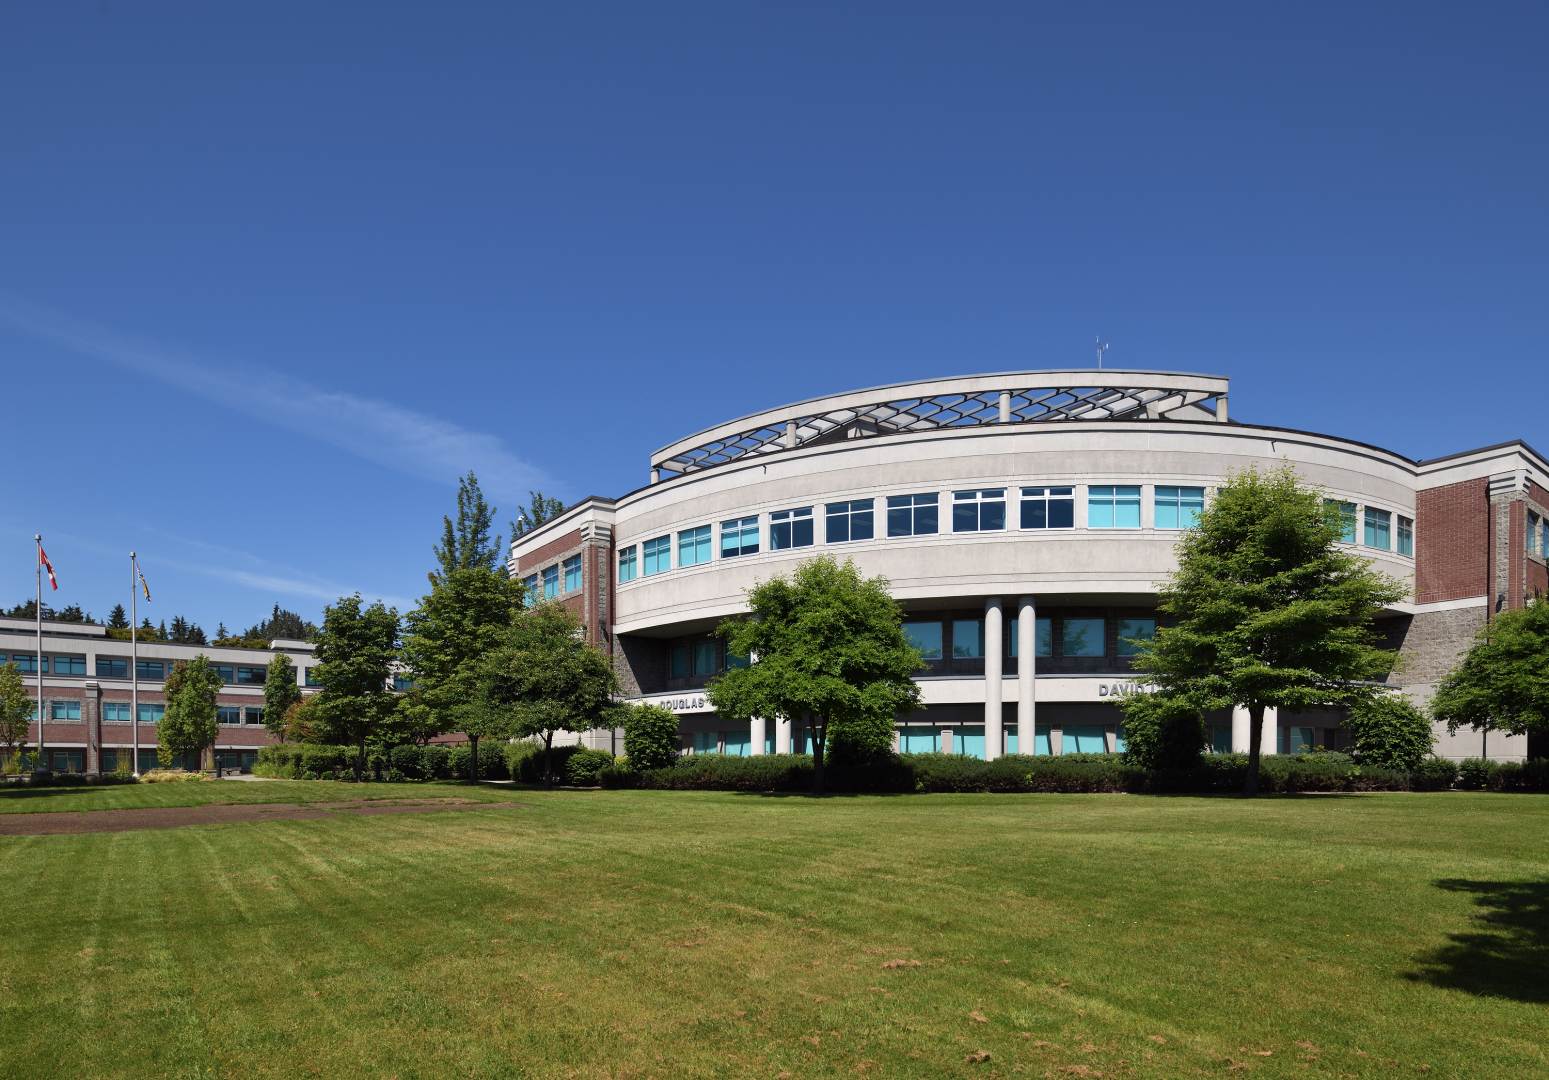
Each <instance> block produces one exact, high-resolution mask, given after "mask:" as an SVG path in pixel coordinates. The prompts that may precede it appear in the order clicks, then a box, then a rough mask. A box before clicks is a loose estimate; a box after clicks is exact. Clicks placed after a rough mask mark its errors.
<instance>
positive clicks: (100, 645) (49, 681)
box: [0, 618, 315, 773]
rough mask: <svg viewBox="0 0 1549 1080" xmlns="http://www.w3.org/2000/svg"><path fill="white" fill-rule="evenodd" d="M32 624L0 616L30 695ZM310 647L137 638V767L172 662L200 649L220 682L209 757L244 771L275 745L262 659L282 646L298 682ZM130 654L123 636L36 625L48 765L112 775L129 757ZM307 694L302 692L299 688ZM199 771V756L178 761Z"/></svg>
mask: <svg viewBox="0 0 1549 1080" xmlns="http://www.w3.org/2000/svg"><path fill="white" fill-rule="evenodd" d="M37 632H38V626H37V623H36V622H35V621H34V620H32V619H10V618H0V662H6V661H8V662H10V663H12V664H14V665H16V667H17V668H18V669H19V670H20V671H21V672H22V677H23V678H24V679H25V680H26V683H27V688H28V690H29V691H31V692H32V694H33V698H34V700H36V698H37V691H36V686H37V674H38V652H37V644H38V639H37ZM312 649H313V646H312V645H310V644H309V643H307V642H305V641H272V642H270V643H269V648H267V649H242V648H227V647H224V646H218V645H179V644H175V643H172V642H167V641H144V640H141V641H140V642H139V643H138V646H137V649H136V652H137V653H138V656H139V661H138V674H139V679H138V682H139V693H138V698H139V703H138V705H139V717H138V727H139V738H140V771H142V772H143V771H144V770H146V769H153V768H155V767H156V723H157V721H159V720H160V719H161V716H162V713H163V712H165V710H166V696H165V695H164V693H163V688H164V686H165V682H166V677H167V675H168V674H169V673H170V672H171V670H172V665H173V664H174V663H176V662H177V661H179V660H192V659H193V658H194V657H195V656H199V655H201V654H202V655H204V656H205V657H206V658H207V659H208V660H209V661H210V663H211V664H212V665H213V666H214V667H215V670H216V671H217V672H219V673H220V676H221V679H222V681H223V682H224V683H225V685H224V686H222V687H221V691H220V695H219V698H218V699H217V705H216V707H217V709H218V710H219V712H218V723H219V728H218V733H217V735H216V737H215V757H216V763H217V764H218V765H219V766H220V767H222V768H227V769H251V768H252V765H253V762H254V761H255V760H256V759H257V757H258V748H259V747H261V746H267V745H268V744H270V743H272V742H274V741H275V740H274V737H273V736H271V735H270V734H269V732H268V730H267V729H266V728H265V727H264V726H263V720H264V682H265V680H266V679H267V677H268V674H269V670H268V669H269V661H271V660H273V659H274V657H275V656H276V655H277V654H278V653H286V654H288V655H289V656H290V658H291V660H292V661H293V662H294V663H295V665H296V678H297V680H298V681H299V682H300V683H301V685H302V686H303V687H310V686H315V680H314V679H313V678H312V677H311V672H312ZM134 663H135V661H134V660H133V659H132V658H131V654H130V644H129V641H128V640H127V639H119V638H116V637H112V636H110V635H109V634H108V630H107V628H106V627H103V626H97V625H93V624H91V623H62V622H50V621H48V620H47V619H45V620H44V622H43V709H42V712H43V720H42V724H43V736H44V743H43V745H44V748H45V751H46V753H47V756H48V762H47V764H48V767H49V768H50V769H52V770H53V771H55V772H88V773H91V772H99V771H100V772H112V771H113V770H114V769H116V768H118V767H119V765H120V764H123V765H125V766H127V765H128V764H129V762H130V761H131V760H132V759H133V748H134V741H135V736H134V731H135V727H134V725H132V723H131V719H130V713H131V708H132V706H131V701H130V699H131V696H132V695H131V678H130V672H131V665H133V664H134ZM303 692H305V691H303ZM37 722H38V715H37V711H36V705H35V706H34V713H33V725H32V727H31V728H29V730H28V740H27V749H29V750H36V749H37V746H38V741H37V738H38V732H37ZM178 764H180V765H182V766H183V767H185V768H189V769H197V768H199V762H197V761H180V762H178Z"/></svg>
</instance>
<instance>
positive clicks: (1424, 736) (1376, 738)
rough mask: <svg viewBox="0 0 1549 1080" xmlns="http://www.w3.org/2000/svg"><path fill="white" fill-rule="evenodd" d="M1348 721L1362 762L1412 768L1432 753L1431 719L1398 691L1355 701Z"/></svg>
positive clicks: (1406, 769) (1356, 750)
mask: <svg viewBox="0 0 1549 1080" xmlns="http://www.w3.org/2000/svg"><path fill="white" fill-rule="evenodd" d="M1348 722H1349V725H1350V734H1351V736H1352V741H1353V743H1354V750H1355V756H1356V758H1357V759H1358V760H1359V761H1360V762H1361V763H1362V764H1363V765H1378V766H1381V767H1382V768H1384V769H1400V770H1402V771H1404V772H1412V771H1413V770H1415V769H1417V768H1419V767H1420V762H1422V761H1424V760H1425V759H1426V758H1427V757H1428V756H1429V755H1430V753H1431V743H1432V742H1433V741H1434V739H1433V736H1432V734H1431V721H1430V720H1429V719H1428V718H1427V717H1426V715H1425V714H1424V713H1423V712H1421V711H1420V710H1419V709H1417V708H1415V707H1414V705H1413V704H1412V703H1411V702H1410V701H1409V700H1408V699H1407V698H1403V697H1400V696H1399V695H1397V694H1380V695H1378V696H1376V697H1373V698H1370V699H1368V700H1366V701H1359V702H1356V704H1355V705H1354V706H1352V707H1351V709H1350V717H1349V721H1348Z"/></svg>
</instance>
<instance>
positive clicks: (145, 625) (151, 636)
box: [139, 617, 160, 641]
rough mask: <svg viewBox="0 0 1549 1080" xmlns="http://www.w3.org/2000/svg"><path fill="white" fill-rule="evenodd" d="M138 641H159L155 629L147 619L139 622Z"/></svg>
mask: <svg viewBox="0 0 1549 1080" xmlns="http://www.w3.org/2000/svg"><path fill="white" fill-rule="evenodd" d="M139 636H140V639H141V640H142V641H159V640H160V638H159V637H158V636H157V632H156V627H155V626H153V625H152V624H151V620H150V619H149V617H147V618H144V619H141V620H140V634H139Z"/></svg>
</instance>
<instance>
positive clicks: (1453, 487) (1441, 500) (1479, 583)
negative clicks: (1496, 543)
mask: <svg viewBox="0 0 1549 1080" xmlns="http://www.w3.org/2000/svg"><path fill="white" fill-rule="evenodd" d="M1489 555H1490V504H1489V481H1487V480H1485V479H1482V478H1481V479H1479V480H1465V481H1463V482H1462V483H1457V484H1447V485H1444V486H1442V487H1436V488H1429V489H1427V490H1424V491H1420V492H1418V493H1417V494H1416V496H1415V601H1416V603H1420V604H1434V603H1436V602H1438V601H1441V600H1462V599H1464V598H1466V597H1470V596H1483V595H1486V594H1487V593H1488V591H1489V584H1488V583H1489V575H1490V557H1489Z"/></svg>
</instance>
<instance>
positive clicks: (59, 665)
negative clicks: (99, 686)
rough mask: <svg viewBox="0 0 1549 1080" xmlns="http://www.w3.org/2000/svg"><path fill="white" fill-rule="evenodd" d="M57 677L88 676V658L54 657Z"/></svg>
mask: <svg viewBox="0 0 1549 1080" xmlns="http://www.w3.org/2000/svg"><path fill="white" fill-rule="evenodd" d="M54 674H55V675H84V674H86V657H84V656H56V657H54Z"/></svg>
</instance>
